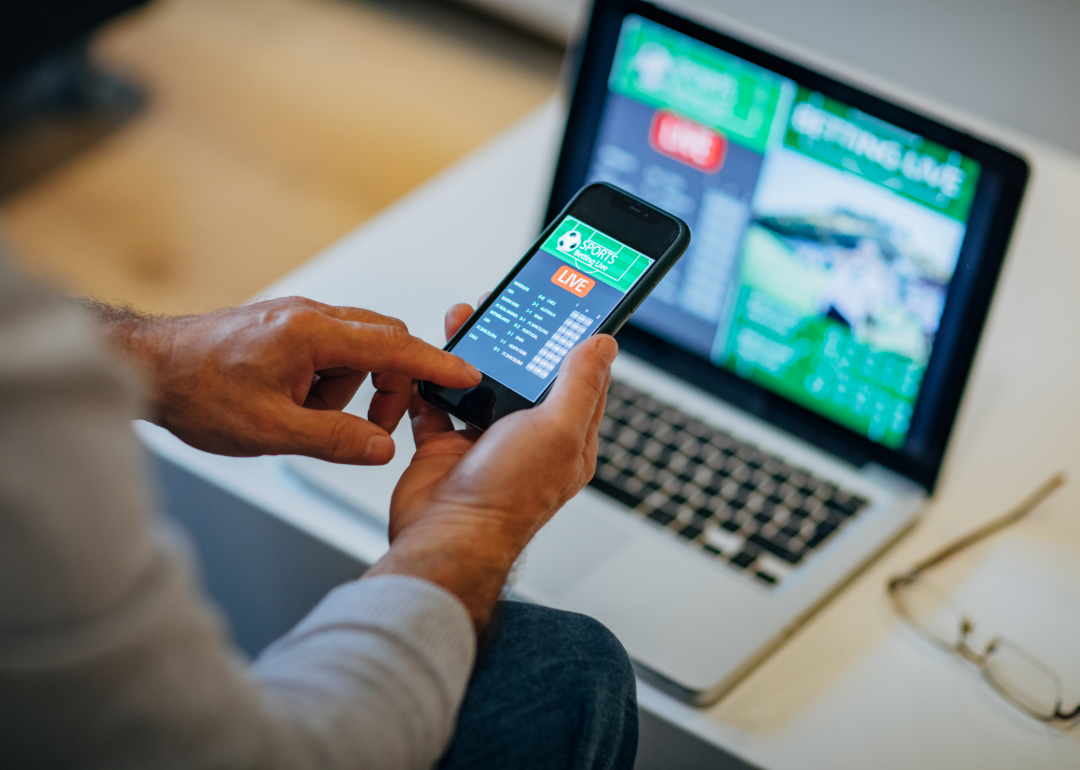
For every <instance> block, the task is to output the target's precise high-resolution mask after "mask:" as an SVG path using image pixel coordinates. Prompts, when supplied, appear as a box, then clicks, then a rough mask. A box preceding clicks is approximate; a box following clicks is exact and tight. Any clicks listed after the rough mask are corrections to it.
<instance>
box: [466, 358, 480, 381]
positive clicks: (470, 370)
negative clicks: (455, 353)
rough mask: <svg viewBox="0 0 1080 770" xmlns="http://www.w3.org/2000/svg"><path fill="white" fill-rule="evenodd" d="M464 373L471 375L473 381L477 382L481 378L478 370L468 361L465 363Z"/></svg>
mask: <svg viewBox="0 0 1080 770" xmlns="http://www.w3.org/2000/svg"><path fill="white" fill-rule="evenodd" d="M465 371H467V372H468V373H469V374H471V375H472V378H473V379H474V380H479V379H480V378H481V377H482V376H483V375H482V374H480V370H479V369H477V368H476V367H475V366H473V365H472V364H470V363H469V362H468V361H466V362H465Z"/></svg>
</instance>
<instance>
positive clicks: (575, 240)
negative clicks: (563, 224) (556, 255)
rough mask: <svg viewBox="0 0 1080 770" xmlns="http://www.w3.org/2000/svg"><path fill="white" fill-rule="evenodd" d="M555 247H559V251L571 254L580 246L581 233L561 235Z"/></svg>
mask: <svg viewBox="0 0 1080 770" xmlns="http://www.w3.org/2000/svg"><path fill="white" fill-rule="evenodd" d="M556 245H557V246H558V247H559V251H565V252H571V251H573V250H574V249H576V248H577V247H578V246H580V245H581V233H579V232H578V231H577V230H571V231H570V232H568V233H563V235H562V237H561V238H559V242H558V244H556Z"/></svg>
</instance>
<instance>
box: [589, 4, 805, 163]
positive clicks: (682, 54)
mask: <svg viewBox="0 0 1080 770" xmlns="http://www.w3.org/2000/svg"><path fill="white" fill-rule="evenodd" d="M608 85H609V88H611V90H612V91H615V92H616V93H620V94H622V95H624V96H628V97H630V98H631V99H636V100H638V101H640V102H644V103H646V104H648V105H650V106H653V107H658V108H667V109H670V110H672V111H674V112H677V113H680V114H682V115H684V116H686V117H687V118H690V119H691V120H694V121H697V122H698V123H701V124H702V125H705V126H708V127H709V128H714V129H719V130H720V131H722V132H724V133H725V134H726V135H727V136H728V138H729V139H731V140H732V141H734V142H737V143H739V144H741V145H744V146H746V147H749V148H750V149H752V150H754V151H755V152H762V153H763V152H765V147H766V145H767V144H768V141H769V133H770V131H771V130H772V128H773V119H774V118H775V117H776V115H777V114H778V113H779V114H781V115H784V114H786V112H787V105H788V104H790V102H791V99H792V97H793V96H794V92H795V84H794V83H792V82H791V81H790V80H788V79H786V78H782V77H780V76H779V75H775V74H773V73H771V72H769V71H767V70H764V69H761V68H760V67H757V66H755V65H753V64H750V63H749V62H747V61H743V60H742V59H740V58H738V57H737V56H732V55H731V54H727V53H724V52H723V51H718V50H717V49H715V48H713V47H712V46H709V45H705V44H704V43H701V42H699V41H697V40H694V39H693V38H689V37H687V36H686V35H682V34H680V33H678V32H674V31H672V30H670V29H667V28H666V27H662V26H660V25H659V24H655V23H653V22H651V21H648V20H646V19H642V18H641V17H639V16H629V17H627V19H626V21H625V22H624V23H623V32H622V36H621V37H620V39H619V49H618V51H617V52H616V54H615V63H614V65H613V67H612V72H611V80H610V82H609V84H608Z"/></svg>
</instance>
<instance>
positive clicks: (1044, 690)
mask: <svg viewBox="0 0 1080 770" xmlns="http://www.w3.org/2000/svg"><path fill="white" fill-rule="evenodd" d="M983 675H984V676H985V677H986V678H987V680H989V682H990V684H992V685H993V686H994V689H996V690H997V691H998V692H999V693H1001V694H1002V695H1003V696H1005V697H1006V698H1008V699H1009V700H1011V701H1012V702H1013V703H1015V704H1016V705H1017V706H1019V707H1020V708H1022V709H1024V710H1025V711H1027V712H1029V713H1031V714H1032V715H1033V716H1037V717H1040V718H1042V719H1053V717H1054V716H1055V714H1057V712H1058V709H1059V708H1060V707H1061V697H1062V695H1061V679H1060V678H1058V675H1057V674H1055V673H1054V672H1053V671H1052V670H1051V669H1049V668H1048V667H1047V666H1046V665H1045V664H1043V663H1042V662H1040V661H1039V660H1038V659H1037V658H1035V657H1033V656H1032V655H1031V654H1030V653H1028V652H1027V651H1026V650H1024V649H1023V648H1021V647H1019V646H1017V645H1016V644H1014V643H1012V642H1010V641H1009V640H1008V639H1002V638H997V639H994V640H992V641H991V642H990V644H989V645H987V648H986V656H985V658H984V661H983Z"/></svg>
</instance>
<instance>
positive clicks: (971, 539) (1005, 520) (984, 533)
mask: <svg viewBox="0 0 1080 770" xmlns="http://www.w3.org/2000/svg"><path fill="white" fill-rule="evenodd" d="M1065 479H1066V476H1065V473H1064V471H1058V472H1057V473H1055V474H1054V475H1053V476H1051V477H1050V478H1049V479H1047V480H1046V481H1045V482H1043V484H1042V486H1040V487H1039V488H1038V489H1036V490H1035V491H1034V492H1032V493H1031V494H1030V495H1028V496H1027V498H1025V499H1024V501H1023V502H1021V503H1020V504H1019V505H1017V506H1016V507H1015V508H1013V509H1012V510H1011V511H1009V512H1008V513H1006V514H1004V515H1003V516H999V517H998V518H996V519H994V520H993V521H989V522H987V523H986V524H983V525H982V526H981V527H979V528H978V529H976V530H975V531H974V532H970V533H968V534H966V535H964V536H963V537H961V538H959V539H957V540H954V541H953V542H951V543H949V544H948V545H946V546H945V547H944V548H942V549H941V550H939V551H935V552H934V553H932V554H930V555H929V556H927V557H926V558H925V559H923V560H922V561H920V562H918V563H917V564H915V566H913V567H912V568H911V569H910V570H908V572H907V575H908V576H914V575H917V574H918V573H920V572H922V571H923V570H925V569H928V568H930V567H933V566H934V565H935V564H939V563H940V562H943V561H945V560H946V559H948V558H949V557H950V556H952V555H953V554H955V553H957V552H958V551H962V550H964V549H965V548H967V547H968V546H970V545H973V544H975V543H977V542H979V541H980V540H982V539H983V538H984V537H989V536H990V535H992V534H994V533H995V532H1000V531H1001V530H1003V529H1005V528H1006V527H1008V526H1009V525H1010V524H1015V523H1016V522H1018V521H1020V519H1022V518H1024V517H1025V516H1027V515H1028V514H1029V513H1031V512H1032V511H1033V510H1034V509H1035V507H1036V506H1038V504H1039V503H1041V502H1042V501H1043V500H1045V499H1046V498H1047V497H1049V496H1050V493H1051V492H1053V491H1054V490H1056V489H1057V488H1058V487H1060V486H1061V485H1062V484H1064V483H1065Z"/></svg>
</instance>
